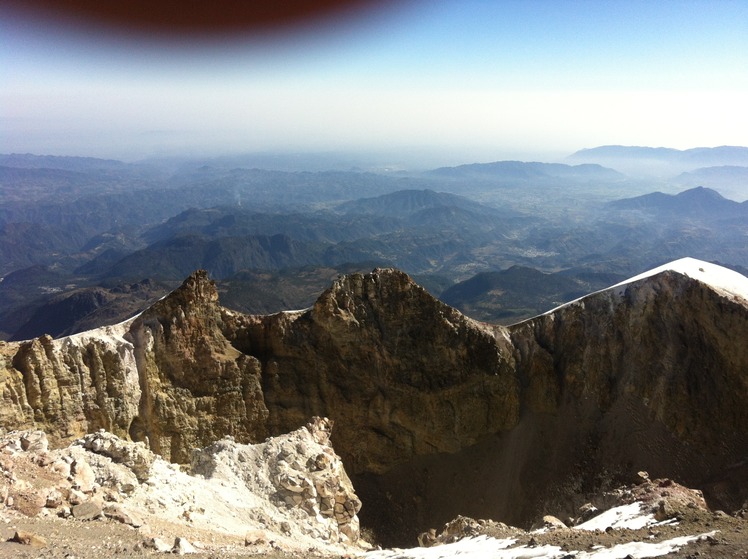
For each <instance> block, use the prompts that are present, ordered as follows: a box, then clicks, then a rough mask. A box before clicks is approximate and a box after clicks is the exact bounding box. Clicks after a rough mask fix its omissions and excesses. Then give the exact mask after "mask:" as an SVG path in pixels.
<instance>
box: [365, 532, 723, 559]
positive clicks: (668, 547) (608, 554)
mask: <svg viewBox="0 0 748 559" xmlns="http://www.w3.org/2000/svg"><path fill="white" fill-rule="evenodd" d="M714 533H715V532H710V533H708V534H700V535H696V536H680V537H677V538H672V539H669V540H664V541H661V542H657V543H649V542H628V543H624V544H618V545H615V546H613V547H600V548H597V549H593V550H592V551H563V550H562V549H561V548H560V547H559V546H555V545H540V546H532V547H529V546H526V545H523V546H519V547H511V546H512V545H514V543H515V542H516V540H514V539H511V538H509V539H501V540H499V539H494V538H490V537H487V536H478V537H475V538H465V539H464V540H460V541H458V542H455V543H450V544H445V545H439V546H435V547H419V548H414V549H386V550H380V551H371V552H369V553H366V554H365V555H364V556H363V557H365V558H366V559H452V558H455V557H457V558H460V559H463V558H464V559H562V558H565V557H574V558H575V559H623V558H625V557H628V556H632V557H637V558H638V559H643V558H645V557H661V556H663V555H667V554H668V553H673V552H674V551H677V550H678V549H680V548H681V547H683V546H685V545H688V544H689V543H690V542H692V541H696V540H698V539H699V538H703V537H706V536H711V535H714Z"/></svg>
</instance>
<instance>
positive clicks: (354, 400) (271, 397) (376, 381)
mask: <svg viewBox="0 0 748 559" xmlns="http://www.w3.org/2000/svg"><path fill="white" fill-rule="evenodd" d="M235 328H236V330H235V331H234V332H233V334H232V337H233V339H234V343H235V345H236V347H237V348H238V349H240V350H241V351H242V352H244V353H247V354H251V355H254V356H256V357H257V358H258V359H259V360H260V361H261V363H262V367H263V392H264V395H265V401H266V404H267V406H268V409H269V410H270V423H269V424H270V429H271V432H273V433H280V432H284V431H287V430H288V429H289V428H290V427H291V426H294V425H298V424H300V423H302V422H303V421H304V420H305V418H307V417H309V416H312V415H322V416H326V417H330V418H331V419H333V420H334V421H335V434H334V436H333V441H334V443H335V446H336V449H342V453H341V455H342V456H343V458H344V460H345V462H346V467H347V468H348V469H349V471H353V472H356V473H359V472H365V471H369V472H371V471H373V472H383V471H385V470H387V469H389V468H390V467H391V466H392V465H394V464H397V463H400V462H403V461H405V460H408V457H410V456H414V455H428V454H435V453H441V452H455V451H457V450H459V449H461V448H464V447H466V446H469V445H471V444H474V443H475V442H477V441H479V440H480V439H481V438H482V437H484V436H486V434H488V433H494V432H496V431H501V430H506V429H509V428H511V427H513V426H514V425H515V424H516V422H517V420H518V414H519V400H518V396H519V385H518V382H517V378H516V376H515V374H514V368H513V367H514V363H513V356H512V352H511V346H510V345H509V342H508V339H507V338H506V337H505V335H504V332H503V330H500V331H496V332H494V331H492V330H490V329H489V328H486V327H483V326H480V325H479V324H477V323H475V322H474V321H472V320H470V319H468V318H466V317H464V316H462V315H461V314H460V313H459V312H457V311H455V310H454V309H452V308H450V307H448V306H446V305H444V304H442V303H440V302H439V301H437V300H435V299H434V298H433V297H431V296H430V295H429V294H428V293H427V292H426V291H424V290H423V289H422V288H421V287H419V286H418V285H416V284H415V283H413V282H412V281H411V280H410V278H408V277H407V276H406V275H405V274H403V273H401V272H398V271H394V270H375V271H374V272H372V273H371V274H366V275H361V274H356V275H351V276H347V277H344V278H342V279H340V280H338V281H336V282H335V284H334V285H333V286H332V288H330V289H329V290H327V291H326V292H325V293H323V294H322V296H321V297H320V298H319V299H318V300H317V302H316V303H315V305H314V306H313V307H312V308H311V309H310V310H308V311H305V312H302V313H281V314H279V315H274V316H270V317H262V318H255V317H246V318H244V319H241V320H237V321H236V323H235Z"/></svg>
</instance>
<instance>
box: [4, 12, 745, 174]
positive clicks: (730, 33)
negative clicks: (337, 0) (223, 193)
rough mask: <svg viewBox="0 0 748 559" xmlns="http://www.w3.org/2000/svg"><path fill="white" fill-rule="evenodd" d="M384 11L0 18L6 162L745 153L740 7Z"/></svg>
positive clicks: (471, 158) (13, 15) (474, 158)
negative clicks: (327, 16)
mask: <svg viewBox="0 0 748 559" xmlns="http://www.w3.org/2000/svg"><path fill="white" fill-rule="evenodd" d="M388 6H389V7H386V8H383V9H382V10H380V11H374V12H372V11H371V10H369V11H364V12H361V13H360V14H358V15H355V16H353V17H350V18H348V19H346V20H340V19H336V20H335V21H333V22H332V23H331V24H329V25H322V24H317V25H314V26H311V25H310V26H307V27H304V28H294V29H293V32H292V33H278V34H276V35H269V34H264V35H261V36H258V35H257V34H256V33H255V34H251V33H245V34H243V35H242V36H234V37H232V38H228V39H226V40H224V41H217V40H213V41H202V40H197V39H193V40H188V41H181V42H179V43H177V42H165V41H158V40H154V39H152V38H148V37H146V36H143V35H132V36H125V35H121V34H118V33H116V32H114V31H113V30H112V29H108V28H105V27H101V26H90V27H80V26H79V27H72V26H65V25H63V24H59V23H58V24H54V25H53V24H50V23H42V22H39V21H36V20H32V19H30V18H28V17H25V16H24V15H23V14H20V13H18V12H11V11H9V10H8V9H3V10H2V11H1V12H0V14H1V16H0V17H1V20H0V32H1V33H2V37H3V38H2V41H0V67H1V68H0V79H1V80H2V82H1V84H2V89H0V127H1V128H2V131H0V152H3V153H8V152H32V153H48V154H67V155H92V156H106V157H116V158H123V159H132V158H137V157H143V156H147V155H151V154H172V153H177V152H179V151H180V150H187V151H191V152H192V153H198V152H205V153H210V154H213V153H218V152H222V151H229V152H242V151H266V150H292V151H330V150H354V151H355V150H378V151H389V152H397V151H398V150H401V149H408V150H414V149H420V148H426V149H432V150H441V151H442V152H443V153H446V154H451V155H452V156H453V159H455V161H463V162H468V161H490V160H497V159H504V158H509V157H516V158H524V159H533V158H535V159H541V158H543V159H550V158H552V157H554V156H558V157H561V156H563V155H566V154H568V153H571V152H573V151H576V150H577V149H581V148H584V147H593V146H596V145H603V144H624V145H651V146H667V147H674V148H679V149H684V148H689V147H696V146H717V145H748V0H741V1H719V0H709V1H677V2H676V1H663V0H657V1H652V0H646V1H642V2H639V1H634V0H620V1H615V2H613V1H611V2H605V1H602V0H596V1H577V2H570V1H562V0H553V1H542V0H521V1H500V0H485V1H479V0H453V1H450V0H445V1H440V0H429V1H425V2H405V1H401V2H396V3H394V4H391V5H388Z"/></svg>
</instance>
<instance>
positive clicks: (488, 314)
mask: <svg viewBox="0 0 748 559" xmlns="http://www.w3.org/2000/svg"><path fill="white" fill-rule="evenodd" d="M619 148H620V147H618V146H609V147H604V148H599V149H596V150H586V151H583V152H579V153H580V154H584V153H586V154H587V155H590V154H592V155H594V154H598V155H600V154H603V155H607V156H610V155H615V154H619V155H621V154H624V155H625V154H627V153H628V154H629V155H632V156H637V157H640V158H649V160H650V161H652V160H653V159H652V157H659V158H661V159H663V158H664V159H668V158H670V159H678V158H680V159H683V160H688V161H691V162H694V161H695V162H696V163H699V164H701V163H704V162H705V161H708V160H709V158H712V159H715V160H716V159H719V158H720V157H721V158H722V159H723V160H724V159H726V158H729V157H732V158H733V159H735V158H739V157H742V155H741V154H742V153H743V152H744V151H745V150H746V148H719V149H705V150H688V151H689V153H685V152H678V150H660V149H655V148H641V149H640V148H620V149H619ZM730 154H732V155H730ZM575 155H578V154H575ZM257 161H259V160H257V159H253V158H241V157H239V158H235V159H220V158H219V159H214V160H207V159H202V160H198V159H195V160H190V159H187V158H185V159H181V160H168V161H167V160H164V161H161V160H150V161H147V162H138V163H124V162H120V161H113V160H98V159H93V158H77V157H49V156H37V155H28V154H25V155H4V156H0V278H2V277H5V278H6V279H5V280H4V281H3V280H2V279H0V338H4V339H7V338H10V337H17V336H25V335H31V333H38V332H40V331H44V329H45V328H46V329H47V331H49V332H52V333H55V334H59V333H60V332H69V331H74V330H75V329H76V328H79V327H81V326H80V324H78V325H76V324H77V323H80V322H81V321H82V320H84V318H85V317H86V316H87V313H88V312H89V311H88V310H86V309H89V310H90V309H92V308H94V307H96V309H104V308H107V307H110V306H112V308H116V309H117V310H116V312H115V311H113V312H112V313H110V315H109V319H111V320H116V319H118V318H121V317H123V316H125V315H126V313H127V312H129V311H134V310H136V308H135V307H136V306H137V305H140V304H142V298H140V299H139V298H138V297H130V298H129V299H128V298H123V297H120V296H117V297H114V296H110V295H112V294H111V293H108V294H107V295H106V296H104V295H103V294H102V293H103V292H101V291H97V290H99V289H103V290H105V291H107V292H109V291H111V290H117V289H122V288H123V286H130V285H133V284H136V283H139V282H141V281H142V280H144V279H150V280H153V281H155V282H162V284H163V287H162V286H161V284H159V287H158V288H154V290H153V292H154V294H155V292H156V291H159V289H166V288H168V287H173V284H174V283H175V282H178V281H180V280H181V279H182V278H183V277H185V276H186V275H188V274H190V273H191V272H192V271H194V270H195V269H197V268H203V269H206V270H208V272H209V273H210V274H211V275H212V276H213V277H214V278H216V279H217V281H218V282H219V285H220V288H221V289H222V292H223V293H226V294H227V295H228V296H227V299H226V300H227V301H229V302H230V304H231V305H234V306H236V307H237V308H241V309H243V310H248V311H253V312H254V311H259V312H276V311H280V310H283V309H284V308H287V306H292V307H298V306H304V305H307V304H309V302H310V301H309V293H310V290H311V289H312V285H314V286H315V287H314V288H315V289H316V288H318V287H319V286H320V285H321V284H320V281H321V280H322V279H324V280H325V281H328V280H329V278H330V277H331V275H332V276H334V275H335V274H336V273H340V272H341V271H342V272H345V271H349V270H366V269H370V268H371V267H372V266H378V267H397V268H399V269H402V270H404V271H406V272H407V273H409V274H411V275H412V276H414V277H418V278H419V281H421V282H423V284H424V285H425V286H426V287H427V288H428V289H429V290H431V291H432V293H433V294H434V295H435V296H441V295H442V294H443V292H444V296H445V297H446V298H447V299H448V300H450V302H451V304H454V305H456V306H459V307H460V308H461V309H462V310H464V311H466V312H468V313H469V314H471V315H472V316H474V317H478V318H481V319H482V320H487V321H499V322H506V321H512V320H516V319H518V318H520V317H524V316H529V315H530V314H535V313H537V312H543V311H544V310H547V308H548V306H550V305H553V304H555V303H556V302H558V301H559V300H562V299H566V298H568V297H569V296H573V295H575V294H577V293H579V292H580V291H585V290H587V291H588V290H594V289H596V288H597V287H599V285H600V284H599V283H597V282H598V281H605V280H603V279H602V278H608V279H610V278H617V277H621V276H625V275H629V274H631V273H634V272H635V271H636V270H639V269H642V268H646V267H650V266H654V265H657V264H659V263H661V262H664V261H668V260H674V259H677V258H681V257H684V256H693V257H698V258H701V259H705V260H710V261H719V262H722V263H724V264H725V265H727V266H730V267H733V268H736V267H740V266H742V267H748V246H746V243H745V228H746V222H747V221H748V218H747V217H746V213H745V208H746V206H745V204H739V203H737V202H734V201H733V200H729V199H726V198H725V197H724V196H723V195H721V194H724V191H723V190H722V189H721V188H718V187H716V186H715V187H710V188H695V189H694V188H692V187H691V186H690V185H689V186H688V188H689V190H686V191H684V192H681V191H683V190H684V187H683V186H681V185H680V182H684V183H685V182H689V181H697V183H698V181H699V180H702V179H703V180H706V179H711V180H713V181H714V182H719V181H722V182H721V184H725V181H727V180H731V181H732V184H733V185H735V188H740V184H741V182H742V178H741V177H742V176H744V175H742V174H741V173H742V172H743V171H745V169H748V167H741V166H735V165H732V166H725V165H723V166H721V167H711V168H708V169H707V168H704V169H701V170H694V171H690V172H689V174H683V175H679V177H678V178H677V180H675V179H672V177H676V173H672V174H670V175H668V176H669V177H671V178H669V179H646V178H641V177H639V178H630V177H627V176H625V175H623V174H621V172H620V171H621V169H620V168H619V167H616V168H615V170H614V169H612V168H608V167H605V166H602V165H600V164H598V163H596V162H593V163H586V162H582V163H581V164H575V165H566V164H560V163H540V162H521V161H496V162H492V163H475V164H467V165H460V166H456V167H443V168H439V169H434V170H432V171H428V172H412V173H391V172H386V173H373V172H362V171H327V170H321V171H314V172H311V171H293V172H290V171H277V170H268V169H260V168H247V167H244V166H242V165H249V164H250V163H256V162H257ZM616 161H617V162H621V161H625V158H624V157H618V158H617V159H616ZM232 165H238V166H237V167H233V166H232ZM616 165H617V163H616ZM672 170H673V169H670V171H672ZM741 170H742V171H741ZM679 181H680V182H679ZM696 186H705V187H706V186H708V185H707V184H704V185H700V184H696ZM718 191H719V193H718ZM746 197H748V196H746ZM733 198H734V199H737V200H740V199H741V198H737V197H734V196H733ZM742 199H745V198H742ZM296 274H299V279H298V280H295V279H294V278H295V275H296ZM476 274H498V276H497V277H494V278H492V279H491V280H490V281H487V277H488V276H486V277H483V276H480V278H479V279H475V280H474V281H473V282H472V283H466V284H465V285H460V284H461V283H463V282H470V281H471V278H473V277H474V276H476ZM595 274H601V276H600V277H599V278H597V279H596V276H595ZM19 278H26V279H27V281H16V280H18V279H19ZM34 278H39V281H35V280H34ZM479 280H480V281H479ZM513 281H514V282H515V284H516V285H511V284H512V282H513ZM491 282H496V283H495V285H494V286H493V287H490V286H489V288H487V289H488V292H486V293H484V292H482V291H481V289H482V288H481V287H480V286H481V285H484V284H486V285H488V284H491ZM452 286H455V290H456V291H454V292H449V291H448V290H449V288H450V287H452ZM458 286H459V287H458ZM275 288H277V289H275ZM81 290H90V292H87V293H86V294H85V295H84V294H83V292H82V291H81ZM445 290H447V291H445ZM489 292H490V293H489ZM66 297H70V298H71V299H70V301H68V302H65V303H63V302H62V301H63V299H65V298H66ZM242 297H244V298H250V299H252V302H251V303H246V302H243V300H242ZM126 300H127V301H130V302H131V303H132V305H133V307H132V308H126V307H127V305H126V304H124V303H122V301H126ZM115 301H116V304H115ZM76 305H77V306H79V307H80V309H79V310H75V307H76ZM44 309H46V311H45V310H44ZM37 311H39V314H37V315H35V313H36V312H37ZM45 312H48V313H50V314H49V317H50V318H49V320H48V323H47V324H46V325H45V321H44V313H45ZM95 312H96V313H99V314H98V315H99V316H103V314H102V313H105V311H103V310H96V311H95ZM107 312H108V311H107ZM65 317H67V318H65ZM26 324H28V325H29V326H28V327H26V326H25V325H26Z"/></svg>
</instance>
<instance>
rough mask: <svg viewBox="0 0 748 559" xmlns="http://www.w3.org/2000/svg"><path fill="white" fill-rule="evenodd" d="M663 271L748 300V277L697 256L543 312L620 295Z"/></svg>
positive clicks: (552, 311)
mask: <svg viewBox="0 0 748 559" xmlns="http://www.w3.org/2000/svg"><path fill="white" fill-rule="evenodd" d="M663 272H676V273H678V274H682V275H684V276H686V277H689V278H691V279H695V280H697V281H700V282H701V283H703V284H705V285H708V286H709V287H711V288H712V289H713V290H714V291H717V292H718V293H721V294H723V295H727V296H730V297H738V298H741V299H745V300H746V301H748V277H745V276H744V275H742V274H739V273H738V272H735V271H734V270H730V269H728V268H725V267H723V266H719V265H717V264H712V263H710V262H704V261H703V260H698V259H696V258H681V259H679V260H673V261H672V262H668V263H667V264H663V265H662V266H658V267H656V268H652V269H651V270H648V271H646V272H643V273H641V274H639V275H636V276H634V277H632V278H629V279H627V280H625V281H622V282H620V283H617V284H615V285H612V286H611V287H608V288H606V289H602V290H600V291H596V292H595V293H591V294H589V295H585V296H584V297H580V298H579V299H574V300H573V301H569V302H568V303H564V304H563V305H560V306H558V307H555V308H553V309H551V310H549V311H547V312H545V313H543V314H552V313H554V312H556V311H557V310H558V309H562V308H564V307H567V306H569V305H573V304H575V303H577V302H579V301H582V300H584V299H586V298H587V297H590V296H592V295H596V294H598V293H605V292H614V293H617V294H618V295H623V293H624V292H625V291H626V287H628V286H629V285H630V284H632V283H634V282H637V281H640V280H643V279H647V278H650V277H653V276H656V275H658V274H661V273H663Z"/></svg>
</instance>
